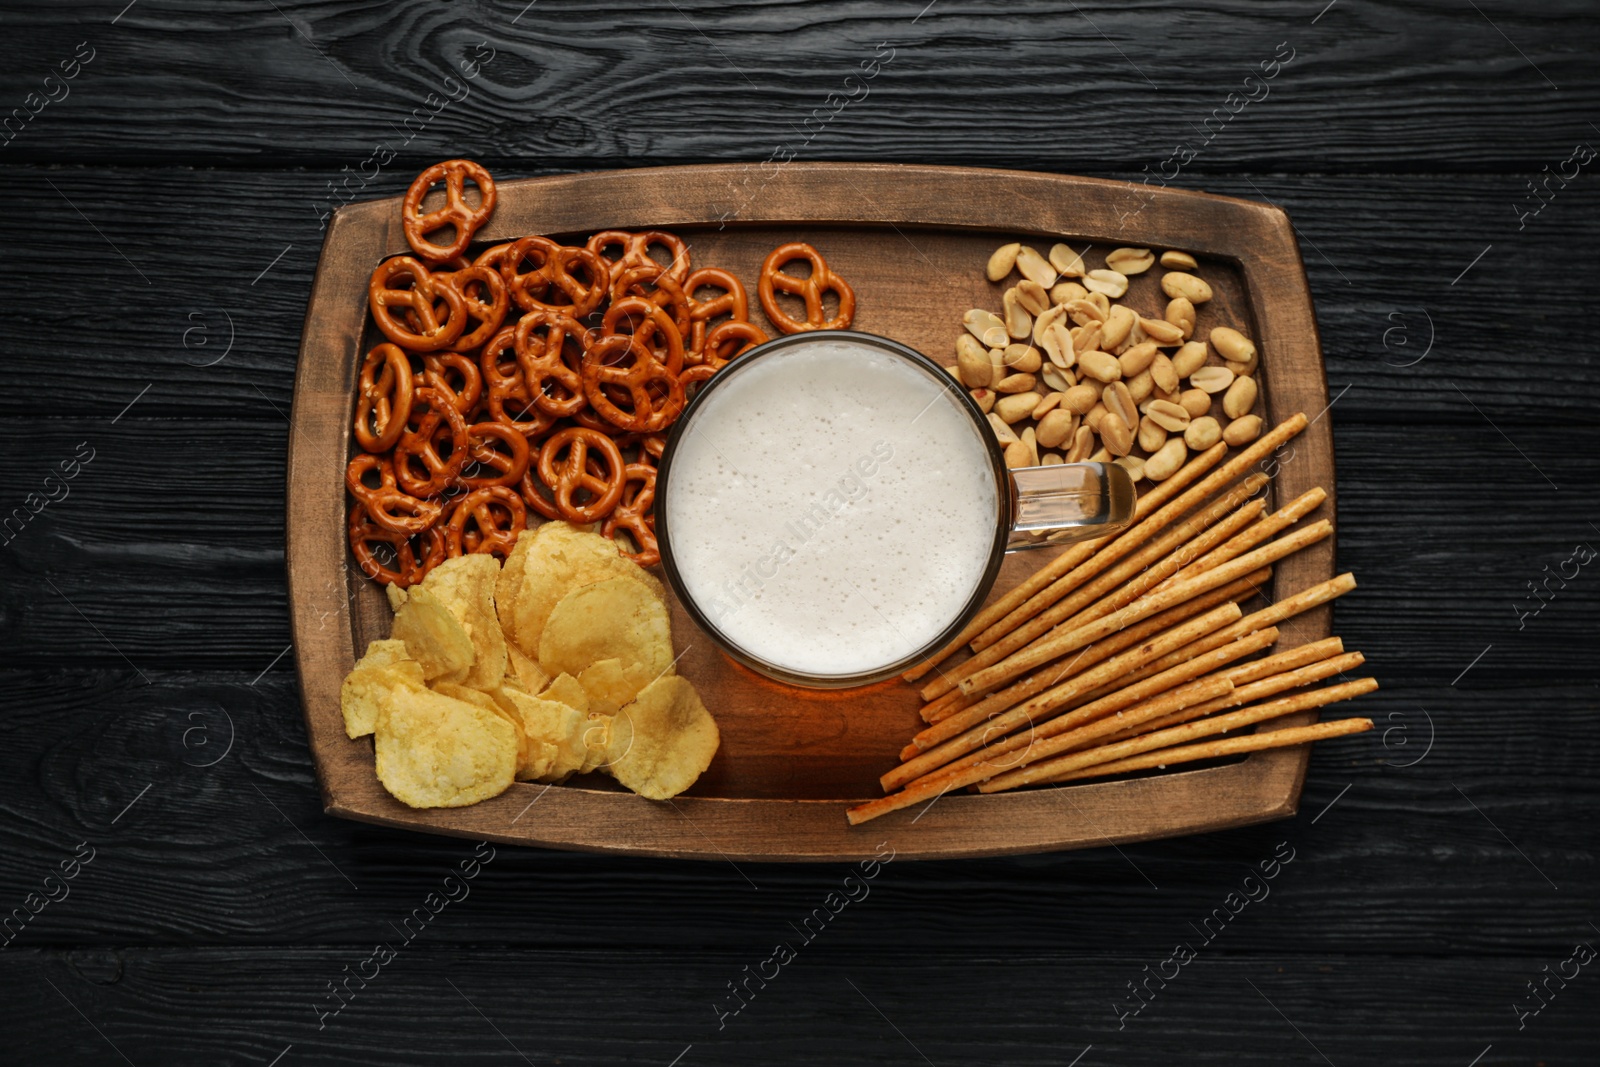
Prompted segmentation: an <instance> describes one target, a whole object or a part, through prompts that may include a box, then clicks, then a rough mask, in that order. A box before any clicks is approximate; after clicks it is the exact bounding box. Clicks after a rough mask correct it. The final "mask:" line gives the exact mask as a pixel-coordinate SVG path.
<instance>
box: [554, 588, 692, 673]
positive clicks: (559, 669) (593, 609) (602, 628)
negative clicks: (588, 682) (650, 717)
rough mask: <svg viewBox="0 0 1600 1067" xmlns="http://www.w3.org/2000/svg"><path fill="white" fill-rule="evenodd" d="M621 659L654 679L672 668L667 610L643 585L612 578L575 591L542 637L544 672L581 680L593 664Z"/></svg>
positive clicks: (563, 599) (561, 605) (623, 663)
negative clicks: (643, 669)
mask: <svg viewBox="0 0 1600 1067" xmlns="http://www.w3.org/2000/svg"><path fill="white" fill-rule="evenodd" d="M604 659H619V660H621V661H622V666H623V667H625V668H626V667H628V666H631V665H635V664H637V665H638V666H640V667H643V668H645V669H646V670H647V671H648V672H649V674H650V677H652V678H653V677H655V676H656V675H658V674H661V673H662V672H664V671H665V670H666V669H667V668H668V667H670V666H672V630H671V627H670V624H669V623H668V621H667V608H666V605H665V604H663V603H662V602H661V601H660V600H658V599H657V598H656V596H655V595H654V594H653V593H651V592H650V588H649V587H648V586H646V585H645V584H644V583H643V582H639V581H635V580H634V579H632V578H608V579H606V580H605V581H603V582H596V583H594V584H593V585H585V586H582V587H580V588H578V589H574V590H573V591H572V592H570V593H568V594H567V595H566V596H565V597H563V598H562V599H561V602H560V603H559V604H557V605H556V606H555V609H554V610H553V611H551V612H550V618H549V621H547V622H546V623H545V626H544V632H543V633H542V634H540V636H539V666H540V667H543V668H544V670H545V671H546V673H549V674H560V673H566V674H573V675H576V674H579V673H581V672H582V671H583V669H584V668H585V667H588V666H589V665H590V664H592V663H594V662H596V661H598V660H604Z"/></svg>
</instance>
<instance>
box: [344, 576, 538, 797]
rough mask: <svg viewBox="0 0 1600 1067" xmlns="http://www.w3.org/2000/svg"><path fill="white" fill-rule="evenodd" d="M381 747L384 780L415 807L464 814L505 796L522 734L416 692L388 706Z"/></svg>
mask: <svg viewBox="0 0 1600 1067" xmlns="http://www.w3.org/2000/svg"><path fill="white" fill-rule="evenodd" d="M415 596H416V594H415V591H413V593H412V599H414V598H415ZM374 749H375V751H376V753H377V765H378V780H379V781H380V782H382V783H383V787H384V788H385V789H387V790H388V791H389V792H390V794H391V795H392V796H394V798H395V799H396V800H398V801H400V802H401V803H402V804H407V805H409V806H411V807H413V808H457V807H463V806H465V805H467V804H476V803H477V802H478V801H480V800H488V799H489V798H490V797H494V796H499V795H500V794H501V793H503V792H505V790H506V789H507V788H509V787H510V785H511V782H512V780H513V776H514V774H515V772H516V766H517V736H516V728H515V727H513V726H512V725H511V724H510V723H509V722H507V721H506V720H505V719H504V718H502V717H501V716H500V715H499V714H498V713H497V712H493V711H489V710H487V709H485V708H480V707H478V706H477V705H476V704H469V703H468V702H466V701H464V700H456V699H454V698H452V697H447V696H443V695H441V694H439V693H435V692H433V691H431V690H428V689H418V688H412V687H410V686H403V687H401V688H399V689H396V690H395V691H394V692H393V693H391V694H390V696H389V699H388V700H387V701H386V702H385V704H384V706H383V709H382V710H381V712H380V713H379V715H378V722H377V726H376V729H375V731H374Z"/></svg>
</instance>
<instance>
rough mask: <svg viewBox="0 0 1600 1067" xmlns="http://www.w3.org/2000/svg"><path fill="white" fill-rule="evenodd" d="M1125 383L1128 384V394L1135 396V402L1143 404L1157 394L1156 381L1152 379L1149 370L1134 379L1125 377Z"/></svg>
mask: <svg viewBox="0 0 1600 1067" xmlns="http://www.w3.org/2000/svg"><path fill="white" fill-rule="evenodd" d="M1122 380H1123V381H1125V382H1127V383H1128V392H1130V393H1132V394H1133V402H1134V403H1135V404H1142V403H1144V402H1145V399H1146V398H1147V397H1149V395H1150V394H1151V393H1153V392H1155V388H1156V382H1155V379H1154V378H1152V377H1150V371H1149V370H1142V371H1140V372H1139V373H1138V374H1135V375H1134V376H1133V377H1132V378H1129V377H1126V376H1124V377H1123V379H1122Z"/></svg>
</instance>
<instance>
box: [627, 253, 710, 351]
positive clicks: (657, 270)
mask: <svg viewBox="0 0 1600 1067" xmlns="http://www.w3.org/2000/svg"><path fill="white" fill-rule="evenodd" d="M649 286H654V288H649ZM628 296H637V297H642V298H643V299H645V300H648V301H650V302H651V303H652V304H654V305H656V306H657V307H659V308H661V309H662V310H664V311H668V312H670V314H671V316H672V322H673V325H675V326H677V327H678V333H679V335H681V336H683V337H687V336H688V335H689V315H690V307H691V305H690V303H689V299H688V296H687V295H686V294H685V293H684V290H683V287H682V286H680V285H679V284H678V283H677V281H676V280H675V279H674V278H673V277H672V275H670V274H668V273H667V270H666V268H665V267H662V266H660V265H659V264H656V263H651V264H650V265H649V266H648V267H628V268H627V269H626V270H623V271H620V272H619V273H617V275H616V278H615V280H614V281H613V282H612V283H611V299H612V301H613V302H615V301H618V300H621V299H622V298H624V297H628Z"/></svg>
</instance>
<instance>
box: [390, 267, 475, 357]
mask: <svg viewBox="0 0 1600 1067" xmlns="http://www.w3.org/2000/svg"><path fill="white" fill-rule="evenodd" d="M406 281H409V282H410V283H411V285H410V288H403V287H396V285H395V283H396V282H401V283H404V282H406ZM367 302H368V305H369V306H370V307H371V309H372V318H373V321H374V322H376V323H377V324H378V329H380V330H382V331H383V335H384V336H385V337H387V338H388V339H389V340H391V341H393V342H394V343H395V344H397V345H399V346H400V347H401V348H405V349H410V350H411V351H413V352H436V351H438V350H439V349H441V348H449V347H450V346H451V345H452V344H453V343H455V340H456V338H458V337H460V336H461V333H462V331H463V330H464V329H465V328H466V325H467V302H466V301H465V300H464V299H463V298H462V296H461V294H460V293H458V292H456V291H455V289H453V288H451V287H450V286H447V285H440V284H438V283H437V282H435V281H434V279H433V275H432V273H430V272H429V270H428V268H427V267H425V266H423V264H422V263H421V261H419V260H416V259H413V258H412V257H410V256H395V257H394V258H393V259H386V260H384V261H383V262H382V263H379V264H378V269H377V270H375V271H373V272H372V277H371V279H370V280H369V281H368V282H367ZM441 306H442V308H443V311H444V316H443V317H442V318H441V317H440V314H439V311H440V308H441ZM391 309H398V310H399V313H398V314H397V313H396V311H395V310H391ZM406 312H409V313H410V321H409V322H408V321H407V319H406V314H405V313H406Z"/></svg>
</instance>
